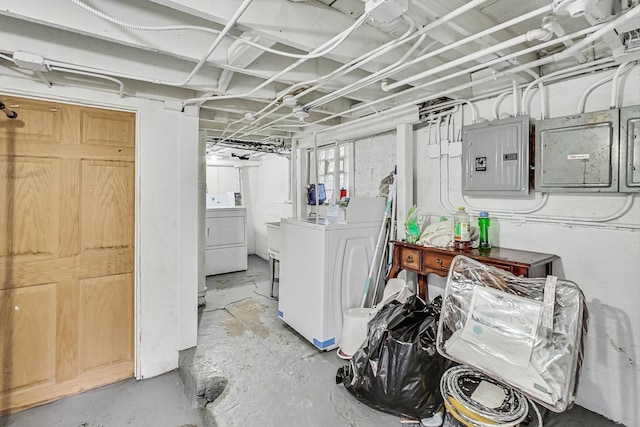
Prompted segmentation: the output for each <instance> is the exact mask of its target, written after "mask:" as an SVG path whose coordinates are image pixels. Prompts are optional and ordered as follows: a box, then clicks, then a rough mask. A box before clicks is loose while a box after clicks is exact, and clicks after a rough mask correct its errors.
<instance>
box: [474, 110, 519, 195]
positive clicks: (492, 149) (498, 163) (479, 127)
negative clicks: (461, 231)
mask: <svg viewBox="0 0 640 427" xmlns="http://www.w3.org/2000/svg"><path fill="white" fill-rule="evenodd" d="M462 164H463V167H462V194H465V195H471V196H489V197H491V196H494V197H495V196H497V197H504V196H506V197H513V196H526V195H527V194H529V117H528V116H518V117H510V118H507V119H502V120H494V121H491V122H484V123H476V124H473V125H470V126H465V127H463V129H462Z"/></svg>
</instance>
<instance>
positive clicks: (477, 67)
mask: <svg viewBox="0 0 640 427" xmlns="http://www.w3.org/2000/svg"><path fill="white" fill-rule="evenodd" d="M599 28H602V25H596V26H593V27H590V28H587V29H583V30H580V31H576V32H575V33H573V34H570V35H567V36H564V37H562V38H559V39H555V40H550V41H547V42H544V43H541V44H540V45H537V46H534V47H530V48H526V49H523V50H520V51H518V52H514V53H510V54H509V55H506V56H504V57H500V58H496V59H493V60H491V61H488V62H486V63H484V64H478V65H475V66H473V67H470V68H467V69H465V70H462V71H458V72H455V73H452V74H448V75H447V76H444V77H441V78H438V79H435V80H432V81H429V82H426V83H423V84H420V85H417V86H414V87H412V88H410V89H407V90H405V91H402V92H399V93H393V94H390V95H388V96H386V97H384V98H380V99H377V100H375V101H371V102H368V103H364V104H361V105H358V106H357V107H353V108H350V109H348V110H345V111H342V112H339V113H335V114H332V115H330V116H327V117H325V118H323V119H320V120H317V121H315V122H311V123H305V124H302V125H301V126H304V127H308V126H313V125H319V124H322V123H323V122H325V121H327V120H331V119H334V118H337V117H342V116H346V115H350V114H353V113H355V112H358V111H361V110H363V109H366V108H368V107H369V106H370V105H375V104H378V103H382V102H387V101H392V100H393V99H394V98H396V97H398V96H400V95H407V94H409V93H414V92H418V91H420V90H422V89H425V88H426V87H429V86H432V85H435V84H438V83H442V82H445V81H447V80H450V79H453V78H455V77H458V76H461V75H467V74H469V73H471V72H474V71H478V70H481V69H485V68H487V67H489V66H492V65H494V64H497V63H499V62H504V61H508V60H510V59H513V58H515V57H518V56H522V55H526V54H529V53H532V52H536V51H538V50H539V49H544V48H547V47H549V46H553V45H555V44H557V43H559V42H562V39H564V38H573V37H581V36H584V35H585V34H589V33H591V32H593V31H596V30H597V29H599ZM540 61H541V60H536V61H532V62H529V63H527V64H524V65H521V66H518V67H515V68H512V69H515V70H516V71H514V72H521V71H526V70H528V69H529V68H534V67H537V66H539V65H541V62H540ZM503 75H505V76H506V75H507V74H505V72H500V73H497V72H496V73H494V74H493V75H492V76H489V77H488V78H485V79H482V80H479V81H478V82H480V83H485V82H487V81H491V80H495V79H497V78H498V77H501V76H503ZM474 84H476V82H471V83H467V84H464V85H462V86H458V87H457V88H454V89H455V90H452V91H450V92H451V93H453V92H455V91H457V90H463V89H466V88H468V87H472V86H473V85H474ZM450 92H442V93H441V94H438V95H437V96H430V97H429V98H428V99H436V98H438V97H439V96H446V95H450ZM424 100H425V99H424V98H419V97H418V98H417V99H416V100H415V101H411V102H407V103H405V104H402V105H400V106H399V107H401V108H406V107H407V106H410V105H415V103H420V102H423V101H424ZM395 108H397V107H394V108H393V109H392V110H395ZM287 117H288V116H284V117H281V118H279V119H275V120H273V121H271V122H270V123H267V124H266V125H263V126H261V127H260V128H258V129H256V130H255V132H258V131H261V130H263V129H265V128H268V127H270V126H271V125H272V124H274V123H277V122H279V121H281V120H283V119H285V118H287ZM250 134H251V133H247V134H245V135H243V136H246V135H250Z"/></svg>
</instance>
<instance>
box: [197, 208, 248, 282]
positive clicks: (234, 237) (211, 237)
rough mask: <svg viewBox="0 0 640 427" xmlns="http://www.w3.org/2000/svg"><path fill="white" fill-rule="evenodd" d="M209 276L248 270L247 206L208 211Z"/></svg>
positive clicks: (206, 245)
mask: <svg viewBox="0 0 640 427" xmlns="http://www.w3.org/2000/svg"><path fill="white" fill-rule="evenodd" d="M204 229H205V237H204V238H205V243H204V245H205V274H206V275H207V276H211V275H214V274H222V273H230V272H233V271H241V270H246V269H247V210H246V208H245V207H220V208H210V209H207V213H206V218H205V227H204Z"/></svg>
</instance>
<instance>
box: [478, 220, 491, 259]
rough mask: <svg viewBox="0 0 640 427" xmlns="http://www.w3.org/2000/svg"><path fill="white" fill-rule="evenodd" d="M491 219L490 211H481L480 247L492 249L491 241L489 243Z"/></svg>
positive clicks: (479, 221)
mask: <svg viewBox="0 0 640 427" xmlns="http://www.w3.org/2000/svg"><path fill="white" fill-rule="evenodd" d="M490 224H491V219H489V212H485V211H482V212H480V215H479V218H478V228H479V229H480V240H479V242H478V249H480V250H488V249H491V243H489V225H490Z"/></svg>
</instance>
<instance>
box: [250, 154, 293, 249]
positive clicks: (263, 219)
mask: <svg viewBox="0 0 640 427" xmlns="http://www.w3.org/2000/svg"><path fill="white" fill-rule="evenodd" d="M260 159H261V164H260V166H259V167H257V168H247V170H248V183H249V184H248V185H246V184H247V182H245V188H247V187H248V188H250V189H251V206H250V207H249V210H250V211H251V212H252V214H253V215H252V218H251V220H252V224H253V228H254V231H255V233H254V239H255V240H254V242H255V250H254V252H253V253H255V254H256V255H258V256H260V257H261V258H264V259H269V253H268V251H267V225H266V224H267V223H268V222H277V221H280V219H281V218H289V217H291V216H292V210H291V209H292V208H291V202H290V200H289V181H288V180H289V172H288V171H289V160H288V159H287V158H286V157H281V156H276V155H275V154H265V155H264V156H262V157H261V158H260Z"/></svg>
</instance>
